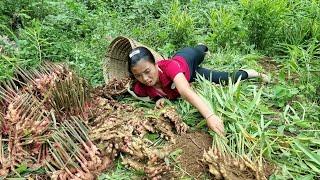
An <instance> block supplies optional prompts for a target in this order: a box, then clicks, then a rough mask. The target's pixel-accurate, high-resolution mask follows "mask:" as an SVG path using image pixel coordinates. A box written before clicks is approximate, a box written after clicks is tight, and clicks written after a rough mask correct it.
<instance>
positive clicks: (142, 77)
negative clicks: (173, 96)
mask: <svg viewBox="0 0 320 180" xmlns="http://www.w3.org/2000/svg"><path fill="white" fill-rule="evenodd" d="M131 72H132V74H133V75H134V77H135V78H136V79H137V80H138V81H139V82H141V83H142V84H144V85H147V86H154V85H155V84H156V83H158V80H159V71H158V66H157V65H155V64H153V63H152V62H150V61H148V60H144V59H141V60H140V61H138V62H137V64H136V65H134V66H132V67H131Z"/></svg>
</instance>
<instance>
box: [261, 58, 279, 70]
mask: <svg viewBox="0 0 320 180" xmlns="http://www.w3.org/2000/svg"><path fill="white" fill-rule="evenodd" d="M259 64H260V65H261V66H262V67H263V69H264V70H265V71H266V72H276V71H277V70H278V69H279V65H278V64H277V63H276V61H275V60H274V59H272V58H270V57H263V58H261V59H259Z"/></svg>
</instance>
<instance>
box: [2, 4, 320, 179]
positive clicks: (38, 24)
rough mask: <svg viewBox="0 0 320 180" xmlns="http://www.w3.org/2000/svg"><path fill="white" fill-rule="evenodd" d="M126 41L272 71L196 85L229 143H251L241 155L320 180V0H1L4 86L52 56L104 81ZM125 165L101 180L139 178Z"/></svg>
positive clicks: (224, 65) (211, 63) (230, 66)
mask: <svg viewBox="0 0 320 180" xmlns="http://www.w3.org/2000/svg"><path fill="white" fill-rule="evenodd" d="M118 35H125V36H129V37H131V38H133V39H135V40H137V41H140V42H142V43H144V44H148V45H150V46H151V47H154V48H155V49H156V50H158V51H159V52H161V53H162V54H164V55H167V56H170V55H172V54H173V53H174V52H175V51H176V50H178V49H179V48H181V47H184V46H188V45H195V44H197V43H198V42H203V43H206V44H207V45H208V46H209V48H210V51H211V55H210V56H208V57H207V59H206V62H205V65H206V66H208V67H212V68H215V69H217V70H229V71H232V70H234V69H239V68H255V69H258V70H260V71H263V72H265V73H269V75H271V77H272V81H273V82H272V83H271V84H268V85H261V83H259V82H254V81H245V82H241V83H236V84H234V85H232V84H229V85H228V86H226V87H220V86H218V87H217V86H211V85H210V83H209V82H207V81H204V80H201V79H200V80H199V82H198V83H197V84H196V85H195V88H196V89H197V90H198V92H199V93H200V94H201V95H202V96H203V97H204V98H205V99H207V100H208V103H209V104H210V105H211V106H212V107H213V109H214V110H215V111H216V112H217V113H218V114H220V115H221V116H222V117H223V120H224V121H225V126H226V131H227V132H228V135H227V137H228V139H229V142H228V144H229V145H230V147H232V143H235V141H234V139H236V138H237V137H238V136H240V135H241V136H243V137H245V138H244V141H246V142H245V144H246V145H247V146H248V148H247V149H245V150H244V151H245V152H242V153H252V154H255V155H257V156H262V157H264V158H266V159H267V160H268V161H270V162H273V163H276V164H277V166H278V167H279V168H278V169H277V170H276V171H275V173H274V174H273V175H272V176H271V177H270V179H303V178H304V179H316V178H317V177H318V178H319V176H320V175H319V174H320V150H319V149H320V141H319V139H320V105H319V102H320V71H319V69H320V43H319V40H320V1H319V0H301V1H290V0H239V1H231V0H229V1H227V0H216V1H210V2H207V1H201V0H190V1H185V0H181V1H169V0H166V1H163V0H161V1H160V0H134V1H129V0H111V1H103V0H86V1H76V0H66V1H58V0H42V1H38V2H37V1H29V0H17V1H11V0H2V1H0V57H1V59H0V80H5V79H8V78H10V77H11V76H12V75H13V73H14V68H15V66H17V65H19V66H22V67H28V68H30V67H36V66H37V65H39V64H40V63H41V62H43V61H45V60H50V61H54V62H65V63H67V64H69V65H70V66H71V67H73V68H74V69H75V70H76V71H77V72H78V73H79V74H80V75H81V76H83V77H85V78H86V79H88V80H89V81H90V83H91V84H93V85H99V84H103V83H104V82H103V75H102V63H103V59H104V55H105V51H106V48H107V46H108V44H109V43H110V42H111V40H112V39H113V38H114V37H116V36H118ZM128 102H135V101H133V100H128ZM135 103H137V102H135ZM175 104H176V105H177V107H178V110H179V112H180V113H181V114H182V116H183V117H185V118H184V120H185V121H186V123H187V124H188V125H191V126H197V127H203V126H202V124H203V121H201V120H202V119H201V117H200V116H199V113H198V112H197V111H196V110H195V109H194V108H193V107H192V106H190V105H189V104H188V103H186V102H185V101H183V100H179V101H177V102H175ZM137 105H138V106H140V105H141V106H145V107H148V106H150V105H149V104H143V103H140V104H139V103H137ZM249 146H250V148H249ZM235 147H236V146H235ZM123 169H124V167H122V166H121V165H118V166H117V168H116V171H114V172H111V173H106V174H104V175H102V176H101V179H113V178H115V177H119V178H120V179H127V178H126V177H130V176H131V175H132V173H131V172H130V173H127V172H125V171H124V170H123Z"/></svg>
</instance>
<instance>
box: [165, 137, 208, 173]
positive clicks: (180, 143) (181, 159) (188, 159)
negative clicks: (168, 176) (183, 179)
mask: <svg viewBox="0 0 320 180" xmlns="http://www.w3.org/2000/svg"><path fill="white" fill-rule="evenodd" d="M211 145H212V138H211V136H210V135H209V134H208V133H206V132H202V131H193V132H189V133H187V134H184V135H181V136H177V137H176V143H175V144H173V145H171V146H170V149H172V150H177V149H181V150H182V152H181V154H180V155H179V156H178V157H177V158H176V161H177V162H178V164H179V165H180V168H181V169H182V172H181V171H180V172H181V173H182V174H178V176H192V177H193V178H195V179H203V178H205V179H208V178H209V177H210V174H209V171H208V167H206V165H205V164H204V163H203V162H202V161H201V159H202V158H203V152H204V151H208V150H209V148H210V147H211ZM177 171H179V169H177ZM183 171H185V172H186V173H183ZM209 179H210V178H209Z"/></svg>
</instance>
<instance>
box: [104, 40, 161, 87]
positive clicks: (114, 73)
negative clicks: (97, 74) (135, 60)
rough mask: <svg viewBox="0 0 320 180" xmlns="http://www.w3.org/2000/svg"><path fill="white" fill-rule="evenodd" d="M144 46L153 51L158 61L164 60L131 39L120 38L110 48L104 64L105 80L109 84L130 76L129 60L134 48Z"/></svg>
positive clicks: (155, 53) (156, 53)
mask: <svg viewBox="0 0 320 180" xmlns="http://www.w3.org/2000/svg"><path fill="white" fill-rule="evenodd" d="M139 46H143V47H145V48H147V49H149V50H150V51H151V53H152V54H153V56H154V58H155V60H156V61H160V60H164V59H165V58H164V57H163V56H161V55H160V54H159V53H158V52H156V51H155V50H153V49H152V48H150V47H147V46H145V45H143V44H141V43H139V42H137V41H135V40H133V39H131V38H127V37H123V36H119V37H117V38H115V39H114V40H113V41H112V42H111V44H110V45H109V47H108V50H107V53H106V56H105V60H104V64H103V75H104V80H105V82H106V83H107V84H108V83H109V82H110V81H111V80H113V79H121V78H125V77H128V76H129V72H128V59H129V53H130V52H131V50H132V49H133V48H136V47H139Z"/></svg>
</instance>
